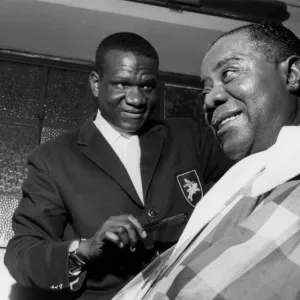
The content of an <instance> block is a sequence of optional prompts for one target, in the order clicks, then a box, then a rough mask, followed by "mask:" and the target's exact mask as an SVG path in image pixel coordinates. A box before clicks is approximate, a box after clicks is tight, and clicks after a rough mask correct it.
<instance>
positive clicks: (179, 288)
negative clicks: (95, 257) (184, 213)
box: [114, 126, 300, 300]
mask: <svg viewBox="0 0 300 300" xmlns="http://www.w3.org/2000/svg"><path fill="white" fill-rule="evenodd" d="M299 155H300V127H295V126H289V127H284V128H283V129H282V130H281V132H280V134H279V137H278V139H277V142H276V144H275V145H274V146H273V147H271V148H269V149H268V150H266V151H263V152H260V153H257V154H254V155H251V156H249V157H247V158H245V159H243V160H242V161H240V162H239V163H237V164H236V165H235V166H233V167H232V168H231V169H230V170H229V171H228V172H227V173H226V174H225V175H224V176H223V177H222V178H221V180H220V181H219V182H218V183H217V184H216V185H215V186H214V187H213V188H212V189H211V190H210V191H209V192H208V193H207V195H206V196H205V197H204V198H203V199H202V200H201V201H200V202H199V204H198V205H197V206H196V208H195V210H194V213H193V214H192V216H191V218H190V220H189V222H188V224H187V226H186V228H185V230H184V232H183V234H182V236H181V238H180V240H179V242H178V243H177V245H176V246H175V247H173V248H171V249H169V250H168V251H166V252H165V253H163V254H162V255H161V256H160V257H158V258H157V259H156V260H155V261H154V262H153V263H152V264H151V265H150V266H148V268H146V269H145V270H144V271H143V272H142V273H140V274H139V275H138V276H136V277H135V278H134V279H133V280H132V281H131V282H130V283H129V284H127V285H126V286H125V287H124V288H123V289H122V290H121V291H120V292H119V293H118V294H117V295H116V296H115V298H114V299H115V300H119V299H123V300H141V299H147V300H150V299H151V300H169V299H170V300H171V299H172V300H193V299H195V300H196V299H197V300H198V299H205V300H210V299H218V300H223V299H224V300H225V299H226V300H241V299H242V300H248V299H249V300H253V299H259V300H274V299H284V300H289V299H299V298H300V176H299V174H300V159H299Z"/></svg>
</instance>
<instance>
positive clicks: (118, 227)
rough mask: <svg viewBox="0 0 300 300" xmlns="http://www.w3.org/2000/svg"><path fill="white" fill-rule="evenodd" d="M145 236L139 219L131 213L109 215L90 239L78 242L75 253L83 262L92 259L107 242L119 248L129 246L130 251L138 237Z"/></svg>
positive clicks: (95, 257)
mask: <svg viewBox="0 0 300 300" xmlns="http://www.w3.org/2000/svg"><path fill="white" fill-rule="evenodd" d="M146 236H147V234H146V232H145V231H144V229H143V227H142V226H141V224H140V223H139V221H138V220H137V219H136V218H134V217H133V216H131V215H123V216H117V217H110V218H109V219H108V220H107V221H106V222H104V224H103V225H102V227H101V228H100V229H99V230H98V231H97V232H96V233H95V235H94V236H93V237H91V238H90V239H88V240H86V241H83V242H81V243H80V244H79V248H78V250H77V254H78V255H79V256H80V258H82V260H83V261H85V262H90V261H94V260H95V259H97V258H98V257H99V256H100V255H101V254H102V253H103V246H104V244H105V243H107V242H111V243H113V244H115V245H116V246H117V247H119V248H123V247H125V246H127V245H128V246H129V247H130V250H131V251H132V252H134V251H135V247H136V244H137V241H138V239H139V238H145V237H146Z"/></svg>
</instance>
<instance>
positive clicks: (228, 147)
mask: <svg viewBox="0 0 300 300" xmlns="http://www.w3.org/2000/svg"><path fill="white" fill-rule="evenodd" d="M222 148H223V151H224V152H225V154H226V156H227V157H228V158H230V159H232V160H234V161H239V160H241V159H243V158H245V157H246V156H248V155H249V148H248V147H247V144H246V143H242V142H239V143H224V144H222Z"/></svg>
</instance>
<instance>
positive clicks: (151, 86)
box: [143, 84, 156, 93]
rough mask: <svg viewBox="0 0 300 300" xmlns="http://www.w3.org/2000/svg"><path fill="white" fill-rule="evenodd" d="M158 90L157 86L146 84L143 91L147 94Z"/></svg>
mask: <svg viewBox="0 0 300 300" xmlns="http://www.w3.org/2000/svg"><path fill="white" fill-rule="evenodd" d="M155 89H156V84H145V85H144V86H143V90H144V91H145V92H147V93H151V92H153V91H154V90H155Z"/></svg>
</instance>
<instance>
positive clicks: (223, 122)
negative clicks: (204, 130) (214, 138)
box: [219, 115, 239, 128]
mask: <svg viewBox="0 0 300 300" xmlns="http://www.w3.org/2000/svg"><path fill="white" fill-rule="evenodd" d="M238 116H239V115H236V116H232V117H230V118H226V119H224V120H223V121H222V122H221V123H220V124H219V128H220V127H221V126H223V125H224V124H226V123H227V122H229V121H232V120H234V119H236V118H237V117H238Z"/></svg>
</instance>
